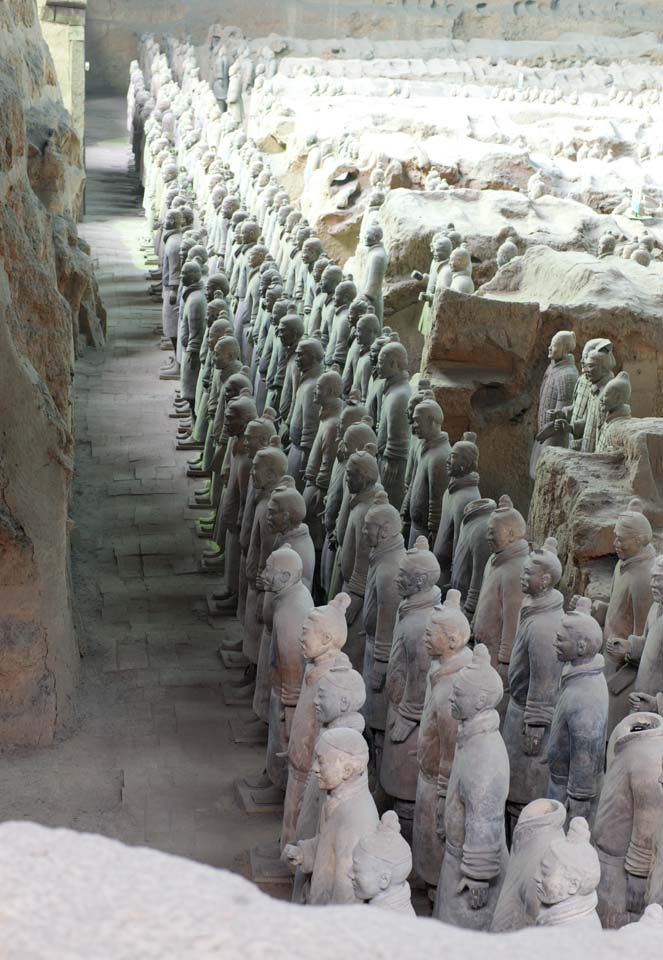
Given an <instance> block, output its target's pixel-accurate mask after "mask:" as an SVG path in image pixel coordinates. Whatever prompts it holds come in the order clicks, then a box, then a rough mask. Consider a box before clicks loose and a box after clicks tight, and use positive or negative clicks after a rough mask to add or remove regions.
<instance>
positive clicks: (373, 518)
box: [362, 490, 403, 548]
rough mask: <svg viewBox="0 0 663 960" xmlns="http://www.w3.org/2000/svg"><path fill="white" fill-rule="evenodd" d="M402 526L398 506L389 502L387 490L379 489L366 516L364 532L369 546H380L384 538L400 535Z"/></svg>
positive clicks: (389, 538) (388, 538)
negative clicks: (393, 505)
mask: <svg viewBox="0 0 663 960" xmlns="http://www.w3.org/2000/svg"><path fill="white" fill-rule="evenodd" d="M402 526H403V521H402V519H401V515H400V513H399V511H398V510H397V509H396V507H392V505H391V504H390V503H389V497H388V496H387V492H386V490H378V491H377V492H376V494H375V496H374V498H373V504H372V506H371V507H369V508H368V511H367V513H366V516H365V517H364V528H363V530H362V534H363V536H364V537H365V539H366V542H367V543H368V545H369V547H373V548H375V547H379V546H380V544H381V543H382V542H383V541H384V540H391V539H392V538H393V537H395V536H398V534H399V533H400V532H401V528H402Z"/></svg>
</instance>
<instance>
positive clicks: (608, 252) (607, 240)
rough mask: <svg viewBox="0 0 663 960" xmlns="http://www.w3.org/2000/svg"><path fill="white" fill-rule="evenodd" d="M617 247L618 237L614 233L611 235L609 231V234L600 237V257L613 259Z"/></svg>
mask: <svg viewBox="0 0 663 960" xmlns="http://www.w3.org/2000/svg"><path fill="white" fill-rule="evenodd" d="M616 246H617V237H616V236H615V235H614V233H610V231H609V230H608V232H607V233H602V234H601V236H600V237H599V246H598V256H599V257H611V256H612V255H613V254H614V252H615V247H616Z"/></svg>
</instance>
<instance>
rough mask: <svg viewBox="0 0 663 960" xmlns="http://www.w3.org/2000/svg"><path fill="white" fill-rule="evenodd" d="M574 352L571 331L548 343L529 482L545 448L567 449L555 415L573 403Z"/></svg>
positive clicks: (566, 442)
mask: <svg viewBox="0 0 663 960" xmlns="http://www.w3.org/2000/svg"><path fill="white" fill-rule="evenodd" d="M575 348H576V335H575V333H573V332H572V331H571V330H560V331H559V332H558V333H556V334H555V336H554V337H553V338H552V340H551V341H550V347H549V348H548V357H549V358H550V363H549V365H548V369H547V370H546V372H545V375H544V377H543V382H542V384H541V391H540V393H539V413H538V417H537V424H536V425H537V431H538V432H537V435H536V439H535V441H534V446H533V447H532V455H531V457H530V462H529V475H530V477H531V478H532V480H534V478H535V477H536V465H537V463H538V461H539V457H540V456H541V451H542V450H543V449H544V448H545V447H566V446H568V439H569V435H568V433H567V432H566V431H559V430H557V429H556V426H555V421H556V420H557V419H559V417H558V412H559V411H560V410H564V409H565V408H566V407H568V406H570V405H571V404H572V403H573V391H574V389H575V385H576V382H577V380H578V368H577V367H576V363H575V359H574V357H573V351H574V350H575Z"/></svg>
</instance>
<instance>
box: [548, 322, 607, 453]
mask: <svg viewBox="0 0 663 960" xmlns="http://www.w3.org/2000/svg"><path fill="white" fill-rule="evenodd" d="M597 350H598V351H599V353H602V354H604V355H605V361H604V362H605V364H606V366H607V368H608V370H610V371H612V370H614V368H615V357H614V354H613V352H612V343H611V342H610V340H606V339H605V338H601V337H599V338H595V339H593V340H588V341H587V343H586V344H585V346H584V347H583V348H582V356H581V358H580V376H579V377H578V379H577V380H576V385H575V387H574V390H573V403H572V404H571V405H570V406H568V407H566V408H565V409H564V410H562V411H560V415H559V420H556V421H554V429H555V430H556V431H557V432H559V433H561V432H563V431H566V432H567V433H568V434H569V443H570V446H571V447H572V448H573V449H574V450H580V449H581V446H582V438H583V434H584V432H585V425H586V422H587V416H588V407H589V401H590V398H591V396H592V389H593V387H594V380H593V379H592V377H595V376H596V377H598V375H599V373H598V372H599V369H600V368H601V363H598V364H597V363H595V364H594V369H593V372H592V375H591V376H590V371H589V367H588V360H589V355H590V353H593V352H594V351H597ZM609 379H610V376H608V377H607V379H606V380H605V382H604V384H603V385H604V386H605V384H606V383H607V382H608V380H609Z"/></svg>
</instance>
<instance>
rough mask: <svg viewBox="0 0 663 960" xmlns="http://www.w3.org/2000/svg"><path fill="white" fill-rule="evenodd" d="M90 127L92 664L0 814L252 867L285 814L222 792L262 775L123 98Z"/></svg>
mask: <svg viewBox="0 0 663 960" xmlns="http://www.w3.org/2000/svg"><path fill="white" fill-rule="evenodd" d="M86 122H87V139H88V144H87V164H88V177H89V179H88V188H87V211H86V218H85V223H84V224H83V225H82V227H81V232H82V234H83V236H84V237H85V238H86V239H87V240H88V241H89V243H90V244H91V246H92V249H93V255H94V257H95V258H96V260H97V261H98V267H97V269H98V279H99V283H100V287H101V293H102V296H103V299H104V302H105V305H106V308H107V310H108V314H109V336H108V345H107V348H106V349H105V350H104V351H99V352H98V353H94V352H88V353H87V354H86V355H85V357H84V358H83V359H81V360H80V361H79V362H78V364H77V368H76V401H75V404H76V405H75V415H76V439H77V466H76V476H75V481H74V497H73V507H72V513H73V518H74V520H75V523H76V527H75V529H74V532H73V535H72V543H73V558H72V572H73V581H74V591H75V595H76V602H77V611H76V614H77V620H78V628H79V629H78V632H79V638H80V642H81V645H82V646H83V647H84V648H85V649H86V655H85V657H84V658H83V659H82V661H81V677H80V686H79V691H78V704H77V714H78V718H77V725H76V728H75V729H74V731H73V732H72V734H71V736H69V737H68V738H66V739H63V740H62V741H61V742H59V743H58V744H56V745H55V746H54V747H53V748H50V749H46V750H40V751H36V752H34V751H25V752H22V753H21V754H13V755H11V756H8V757H6V758H4V759H3V760H2V763H1V764H0V769H1V770H2V780H3V789H2V800H0V816H1V817H2V818H3V819H9V818H14V819H16V818H19V819H20V818H28V819H32V820H36V821H38V822H39V823H43V824H46V825H52V826H67V827H72V828H75V829H81V830H91V831H95V832H100V833H104V834H107V835H109V836H113V837H117V838H118V839H120V840H124V841H125V842H128V843H140V844H147V845H148V846H152V847H157V848H158V849H160V850H164V851H167V852H172V853H178V854H181V855H184V856H188V857H192V858H195V859H196V860H200V861H204V862H205V863H209V864H212V865H216V866H223V867H227V868H229V869H235V870H239V871H241V872H244V873H245V872H246V870H247V863H248V857H247V851H248V848H249V847H251V846H253V845H255V844H262V843H267V842H269V841H272V840H274V839H275V838H276V837H277V835H278V818H277V817H276V816H260V817H253V818H251V817H248V816H247V815H246V814H244V813H243V811H242V810H240V808H239V806H238V803H237V801H236V799H235V792H234V787H233V782H234V780H235V778H236V777H237V776H240V775H247V774H255V773H257V772H259V771H260V769H261V767H262V760H263V756H264V748H260V747H250V746H243V747H242V746H237V745H236V744H235V743H234V742H233V741H232V739H231V737H230V729H229V720H230V719H231V718H232V717H236V716H240V715H241V708H239V709H237V708H228V707H226V706H225V705H224V702H223V698H222V696H221V690H220V684H221V682H222V681H225V680H227V679H228V677H229V675H228V674H227V673H226V672H225V671H224V669H223V667H222V665H221V662H220V660H219V659H218V656H217V653H216V650H217V646H218V642H219V637H220V632H219V628H216V629H215V628H213V627H212V626H210V624H209V623H208V620H207V616H206V601H205V593H206V591H208V590H209V589H210V588H212V587H214V586H215V583H214V581H213V580H211V579H210V578H209V577H205V576H203V575H202V574H199V573H198V572H197V557H198V553H199V551H200V548H201V546H202V541H200V540H197V539H196V538H195V536H194V533H193V524H194V520H195V517H196V514H195V513H193V512H192V511H191V510H189V509H188V508H187V499H188V496H189V494H190V491H191V489H192V488H193V482H192V481H188V480H187V479H186V478H185V475H184V463H185V459H186V455H185V454H183V453H177V452H176V451H175V445H174V439H173V438H174V434H175V422H174V421H173V420H170V419H168V415H167V414H168V411H169V409H170V399H171V397H172V394H173V386H174V385H173V384H172V383H167V382H166V383H164V382H160V381H159V380H158V379H157V371H158V368H159V365H160V363H162V362H163V359H164V357H165V356H166V355H165V354H164V353H161V352H160V351H159V350H158V349H157V345H156V344H157V338H156V337H155V335H154V333H153V329H154V327H155V325H157V324H158V323H159V322H160V313H161V311H160V307H158V306H156V305H155V304H154V303H153V302H152V301H151V300H150V298H149V297H148V296H147V293H146V289H147V281H146V279H145V268H144V266H143V262H142V258H141V256H140V250H139V244H140V242H141V240H142V239H143V237H144V236H145V226H144V221H143V220H142V210H141V207H140V205H139V203H138V200H137V181H136V179H135V178H134V176H133V175H132V174H131V173H130V172H129V167H130V151H129V149H128V146H127V136H126V130H125V128H124V123H125V107H124V103H123V102H122V101H121V100H119V99H95V100H91V101H90V102H89V103H88V113H87V121H86ZM223 629H225V630H228V631H237V630H239V629H240V628H239V624H238V623H237V622H236V621H230V622H228V623H227V625H226V626H225V627H224V628H223ZM244 716H246V717H247V718H248V716H249V714H248V711H246V712H245V713H244Z"/></svg>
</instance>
